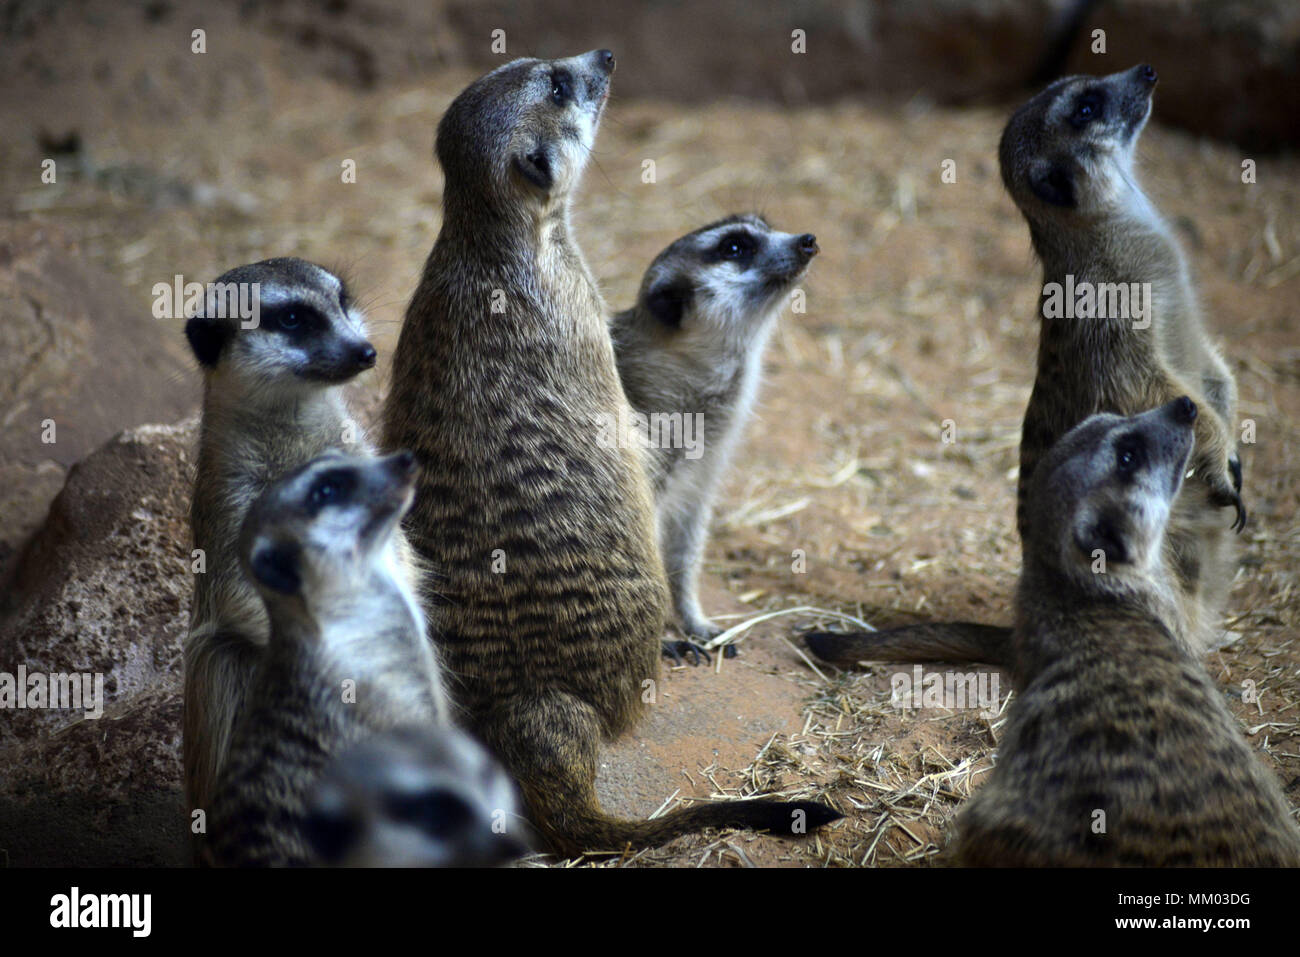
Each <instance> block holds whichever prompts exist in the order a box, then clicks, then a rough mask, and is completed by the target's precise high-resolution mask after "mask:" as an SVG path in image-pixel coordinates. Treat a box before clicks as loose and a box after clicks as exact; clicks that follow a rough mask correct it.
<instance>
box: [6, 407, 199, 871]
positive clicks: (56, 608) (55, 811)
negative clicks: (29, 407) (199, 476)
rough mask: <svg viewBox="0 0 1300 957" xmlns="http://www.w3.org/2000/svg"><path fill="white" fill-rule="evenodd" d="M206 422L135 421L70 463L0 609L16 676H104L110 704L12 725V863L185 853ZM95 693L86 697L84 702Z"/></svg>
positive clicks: (17, 716) (41, 714) (16, 715)
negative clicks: (186, 682) (197, 459)
mask: <svg viewBox="0 0 1300 957" xmlns="http://www.w3.org/2000/svg"><path fill="white" fill-rule="evenodd" d="M196 439H197V418H191V419H189V420H187V421H185V422H182V423H180V424H177V425H154V426H142V427H140V428H137V429H132V430H129V431H127V432H123V433H122V434H120V435H118V436H117V437H116V438H114V439H112V440H111V441H110V442H108V443H107V444H106V445H105V446H104V447H103V448H101V449H99V450H98V451H97V452H95V453H94V454H93V455H91V456H90V457H88V458H87V459H86V460H85V461H84V462H81V463H79V464H77V465H75V466H73V468H72V469H71V470H70V471H69V473H68V480H67V484H66V485H65V486H64V488H63V490H62V491H61V492H60V493H59V494H58V496H57V497H56V498H55V500H54V503H53V504H52V505H51V506H50V512H49V517H48V519H47V520H46V522H45V524H44V525H43V526H42V527H41V529H40V531H39V532H38V533H37V534H36V535H35V536H34V537H33V538H32V539H31V541H30V542H29V543H28V544H27V546H26V547H25V548H24V549H23V551H22V552H21V553H20V555H19V557H18V560H17V562H16V564H15V570H14V574H13V576H12V578H11V580H10V582H9V583H8V588H7V590H6V593H5V598H4V604H3V607H0V672H7V673H8V674H10V675H14V674H16V673H17V670H18V667H19V666H20V665H21V666H23V667H25V669H26V672H27V674H28V675H32V674H66V673H72V672H77V673H91V674H95V675H99V676H102V679H103V686H102V687H103V715H102V717H99V718H97V719H96V718H89V717H86V716H85V714H84V711H85V708H84V707H83V708H82V709H80V710H68V709H55V708H47V709H41V710H31V709H23V710H10V711H6V712H5V713H4V720H3V721H0V767H3V768H5V769H6V770H5V774H4V777H3V780H0V848H2V849H4V850H5V851H6V852H7V853H8V857H9V863H10V864H11V865H22V864H41V865H45V866H53V865H67V866H87V865H95V864H100V865H106V864H116V865H121V864H126V863H135V864H176V863H183V862H184V861H185V860H186V855H187V853H188V851H187V847H186V817H185V811H184V807H183V803H184V802H183V798H182V792H181V761H180V738H181V644H182V641H183V639H184V636H185V631H186V628H187V626H188V623H189V607H190V598H191V594H192V581H191V573H190V535H189V526H188V520H187V510H188V505H189V495H190V488H191V487H192V484H193V475H192V471H193V465H192V463H193V458H194V448H195V444H196ZM85 704H86V702H84V701H83V705H85Z"/></svg>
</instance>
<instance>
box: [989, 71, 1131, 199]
mask: <svg viewBox="0 0 1300 957" xmlns="http://www.w3.org/2000/svg"><path fill="white" fill-rule="evenodd" d="M1155 86H1156V71H1155V70H1154V69H1153V68H1152V67H1150V66H1147V65H1145V64H1142V65H1139V66H1135V67H1133V68H1132V69H1131V70H1124V71H1122V72H1120V73H1112V74H1111V75H1109V76H1102V77H1094V76H1070V77H1065V78H1064V79H1061V80H1057V81H1056V82H1055V83H1053V84H1052V85H1051V86H1049V87H1047V89H1045V90H1043V92H1041V93H1039V94H1038V95H1037V96H1035V97H1034V98H1033V99H1032V100H1030V101H1029V102H1028V103H1026V104H1025V105H1024V106H1022V107H1021V108H1020V109H1019V110H1017V111H1016V112H1015V114H1014V115H1013V116H1012V117H1011V120H1010V121H1009V122H1008V123H1007V127H1006V129H1005V130H1004V131H1003V132H1002V142H1001V145H1000V147H999V151H998V153H999V159H1000V161H1001V166H1002V181H1003V183H1005V184H1006V187H1007V191H1008V192H1009V193H1010V194H1011V197H1012V198H1013V199H1014V200H1015V201H1016V205H1018V206H1019V207H1020V209H1021V211H1022V212H1023V213H1024V214H1025V216H1026V217H1028V218H1029V219H1030V220H1031V222H1032V221H1034V220H1043V219H1051V218H1052V217H1056V216H1065V215H1069V214H1070V213H1079V214H1083V215H1097V214H1105V213H1108V212H1112V211H1114V210H1116V209H1118V208H1121V207H1123V206H1125V205H1126V203H1127V199H1128V194H1129V193H1130V192H1131V191H1132V190H1134V189H1136V183H1135V180H1134V178H1133V170H1132V167H1133V152H1134V148H1135V146H1136V144H1137V138H1138V134H1139V133H1140V132H1141V131H1142V128H1143V126H1145V125H1146V121H1147V118H1148V117H1149V116H1150V115H1151V96H1152V92H1153V91H1154V90H1155Z"/></svg>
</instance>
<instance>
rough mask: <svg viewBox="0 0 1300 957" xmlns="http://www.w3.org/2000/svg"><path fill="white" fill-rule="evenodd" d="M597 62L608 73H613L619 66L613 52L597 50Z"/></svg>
mask: <svg viewBox="0 0 1300 957" xmlns="http://www.w3.org/2000/svg"><path fill="white" fill-rule="evenodd" d="M596 62H597V63H599V64H600V65H601V67H602V68H603V69H604V71H605V72H606V73H613V72H614V67H615V66H616V65H617V61H616V60H615V59H614V51H613V50H597V51H596Z"/></svg>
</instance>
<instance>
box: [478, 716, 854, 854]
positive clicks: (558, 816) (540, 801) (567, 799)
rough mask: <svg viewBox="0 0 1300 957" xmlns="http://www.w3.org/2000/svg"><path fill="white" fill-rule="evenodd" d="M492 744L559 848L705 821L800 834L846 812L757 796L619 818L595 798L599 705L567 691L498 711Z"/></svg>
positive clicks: (614, 843) (676, 830) (653, 835)
mask: <svg viewBox="0 0 1300 957" xmlns="http://www.w3.org/2000/svg"><path fill="white" fill-rule="evenodd" d="M483 727H484V731H485V737H486V738H487V740H486V742H485V743H486V744H487V745H488V746H489V748H491V749H493V750H494V751H495V752H496V754H497V757H498V758H500V759H501V761H502V763H503V764H504V765H505V766H506V768H507V769H508V770H509V772H510V773H511V775H512V776H513V777H514V778H515V779H516V780H517V781H519V782H520V786H521V790H522V791H523V795H524V801H525V803H526V804H527V806H528V811H529V816H530V818H531V819H532V823H533V825H534V827H536V829H537V831H538V833H539V834H540V835H541V836H542V837H543V838H544V839H545V840H546V842H547V844H549V845H550V847H551V848H552V849H554V850H555V851H556V852H557V853H559V854H563V855H576V854H580V853H582V852H584V851H622V850H624V849H625V848H627V847H628V846H631V847H636V848H643V847H657V846H659V845H661V844H666V843H667V842H668V841H671V840H672V839H674V838H676V837H680V836H682V835H684V834H690V833H693V832H696V831H700V830H702V829H704V828H706V827H737V828H750V829H753V830H766V831H771V832H772V833H773V834H778V835H788V836H792V837H794V836H802V835H803V834H805V833H809V832H811V831H812V830H814V829H816V828H818V827H820V826H821V825H823V824H828V823H830V822H831V821H835V820H838V819H839V818H840V817H842V816H843V815H842V814H840V813H839V812H838V811H836V810H834V809H833V808H830V807H827V806H826V805H824V804H819V803H817V802H815V801H790V802H786V801H774V800H767V799H761V798H757V799H751V800H745V801H727V802H724V803H719V804H704V805H698V806H695V807H689V808H681V809H678V810H675V811H670V812H668V813H667V814H665V815H663V816H662V817H658V818H655V819H653V820H646V821H632V820H622V819H618V818H614V817H611V816H609V815H608V814H606V813H605V812H604V811H603V810H601V807H600V804H599V802H598V801H597V798H596V789H595V785H594V782H595V778H596V765H597V742H599V740H600V739H601V737H602V736H603V735H602V731H603V729H602V727H601V722H600V718H599V716H598V715H597V713H596V711H595V709H593V708H592V707H591V706H590V705H588V704H586V703H585V702H583V701H582V700H580V699H578V698H576V697H574V696H573V695H570V694H567V693H565V692H563V691H554V692H550V693H547V694H543V695H541V696H539V697H535V698H533V699H532V700H531V701H529V702H527V703H524V702H519V701H514V702H510V703H509V706H508V707H499V708H496V709H494V711H493V712H492V715H491V717H490V719H489V720H488V721H487V722H485V723H484V725H483Z"/></svg>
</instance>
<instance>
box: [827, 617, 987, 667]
mask: <svg viewBox="0 0 1300 957" xmlns="http://www.w3.org/2000/svg"><path fill="white" fill-rule="evenodd" d="M804 639H805V640H806V641H807V644H808V648H809V650H810V651H812V653H813V654H814V655H816V656H817V657H818V658H820V659H821V660H822V661H829V662H830V663H831V664H833V665H839V666H840V667H842V668H851V667H853V666H854V665H855V664H857V663H858V662H859V661H952V662H974V661H979V662H984V663H986V664H990V665H1009V664H1011V660H1012V647H1011V629H1010V628H1006V627H1004V626H1002V625H977V624H974V623H973V622H968V621H949V622H941V623H925V624H919V625H904V626H902V627H901V628H888V629H885V630H884V631H852V632H834V631H810V632H807V633H805V635H804Z"/></svg>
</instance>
